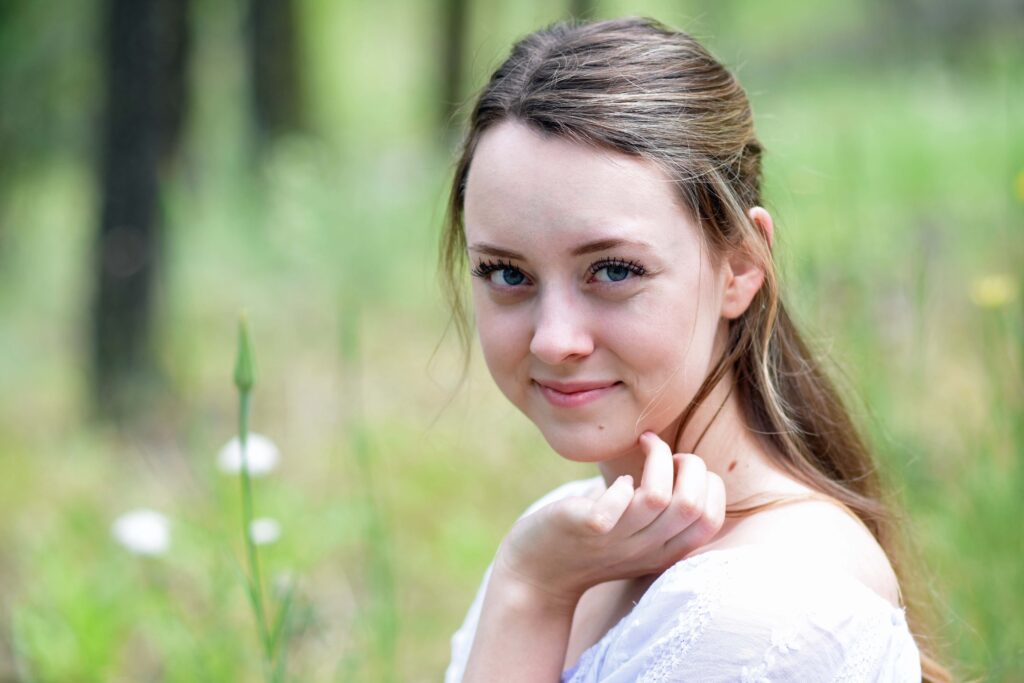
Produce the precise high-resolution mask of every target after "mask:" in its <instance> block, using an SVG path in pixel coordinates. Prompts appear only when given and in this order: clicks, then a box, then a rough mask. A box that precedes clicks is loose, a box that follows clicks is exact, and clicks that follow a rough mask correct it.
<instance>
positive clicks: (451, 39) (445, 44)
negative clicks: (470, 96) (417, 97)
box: [439, 0, 468, 135]
mask: <svg viewBox="0 0 1024 683" xmlns="http://www.w3.org/2000/svg"><path fill="white" fill-rule="evenodd" d="M440 7H441V11H442V12H443V14H442V16H441V21H442V24H441V25H442V33H441V40H442V45H441V49H442V51H443V55H444V62H443V64H442V68H443V69H444V71H443V72H442V75H441V77H442V89H441V93H442V97H443V98H444V99H443V100H442V101H441V107H440V111H439V113H440V117H441V130H443V131H445V132H446V134H449V135H450V134H451V133H452V131H453V129H454V128H455V124H456V121H455V120H454V117H455V112H456V111H457V110H458V108H459V105H460V104H461V98H462V77H463V52H464V50H463V45H464V44H465V39H466V30H467V26H466V23H467V19H468V7H467V4H466V0H444V2H442V3H440Z"/></svg>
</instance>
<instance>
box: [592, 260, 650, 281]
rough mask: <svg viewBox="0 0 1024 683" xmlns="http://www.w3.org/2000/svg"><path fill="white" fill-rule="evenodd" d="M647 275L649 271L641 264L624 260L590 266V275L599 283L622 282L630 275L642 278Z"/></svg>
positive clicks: (599, 262) (605, 261) (606, 261)
mask: <svg viewBox="0 0 1024 683" xmlns="http://www.w3.org/2000/svg"><path fill="white" fill-rule="evenodd" d="M601 273H604V275H603V276H602V275H601ZM646 273H647V270H646V269H645V268H644V267H643V266H642V265H640V264H639V263H636V262H635V261H624V260H622V259H605V260H602V261H598V262H597V263H595V264H593V265H592V266H590V274H591V276H593V278H594V280H596V281H597V282H622V281H623V280H625V279H626V278H628V277H629V276H630V275H635V276H642V275H645V274H646Z"/></svg>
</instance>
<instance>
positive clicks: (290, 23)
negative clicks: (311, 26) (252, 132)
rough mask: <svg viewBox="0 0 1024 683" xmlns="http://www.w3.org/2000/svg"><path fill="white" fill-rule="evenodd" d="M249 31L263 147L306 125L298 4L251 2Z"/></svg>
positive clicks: (252, 87) (255, 115)
mask: <svg viewBox="0 0 1024 683" xmlns="http://www.w3.org/2000/svg"><path fill="white" fill-rule="evenodd" d="M246 27H247V30H246V38H247V44H248V53H249V58H248V63H249V82H250V92H251V94H252V113H253V121H254V124H255V128H256V135H257V142H258V143H259V144H261V145H262V144H264V143H266V142H268V141H270V140H272V139H273V138H276V137H278V136H280V135H281V134H283V133H289V132H293V131H296V130H300V129H301V128H302V125H303V101H302V87H301V79H300V73H299V59H298V53H297V51H296V50H297V47H298V45H299V41H298V35H297V32H296V20H295V4H294V3H293V2H292V0H249V15H248V20H247V22H246Z"/></svg>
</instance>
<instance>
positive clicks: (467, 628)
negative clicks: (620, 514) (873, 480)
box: [445, 477, 921, 683]
mask: <svg viewBox="0 0 1024 683" xmlns="http://www.w3.org/2000/svg"><path fill="white" fill-rule="evenodd" d="M599 483H600V477H597V478H595V479H585V480H580V481H576V482H570V483H569V484H565V485H563V486H561V487H559V488H558V489H556V490H555V491H552V492H551V493H550V494H548V495H547V496H544V497H543V498H541V499H540V500H539V501H537V502H536V503H534V504H533V505H532V506H530V508H529V509H528V510H527V511H526V512H525V513H524V515H525V514H529V513H530V512H532V511H533V510H536V509H538V508H539V507H541V506H543V505H546V504H548V503H549V502H552V501H553V500H556V499H558V498H560V497H563V496H570V495H586V492H587V491H589V490H591V488H592V487H593V486H596V485H599ZM489 578H490V568H488V570H487V572H486V574H485V577H484V581H483V583H482V584H481V586H480V589H479V590H478V592H477V596H476V598H475V600H474V602H473V604H472V605H471V607H470V609H469V612H468V613H467V615H466V619H465V622H464V623H463V625H462V627H461V628H460V629H459V630H458V631H457V632H456V633H455V635H454V636H453V637H452V659H451V663H450V664H449V667H448V670H447V672H446V674H445V683H459V682H460V681H461V680H462V674H463V671H464V669H465V664H466V660H467V659H468V657H469V651H470V648H471V647H472V641H473V636H474V633H475V630H476V624H477V622H478V620H479V616H480V608H481V603H482V601H483V594H484V591H485V590H486V586H487V581H488V580H489ZM697 680H699V681H723V682H724V681H741V682H742V683H795V682H796V681H835V682H837V683H852V682H854V681H897V682H902V681H914V682H915V683H917V682H919V681H920V680H921V672H920V655H919V653H918V650H917V646H916V644H915V643H914V639H913V637H912V636H911V634H910V631H909V629H908V627H907V623H906V620H905V618H904V613H903V611H902V610H901V609H899V608H896V607H894V606H893V605H891V604H890V603H889V602H888V601H886V600H885V599H883V598H881V597H880V596H878V595H877V594H876V593H874V592H873V591H872V590H871V589H869V588H867V587H866V586H864V585H863V584H861V583H860V582H859V581H857V580H856V579H854V578H853V577H852V576H848V575H845V574H841V573H838V572H836V571H834V570H831V571H828V570H823V569H822V568H821V566H820V565H819V566H817V567H815V565H814V561H813V558H807V557H799V558H797V557H794V555H793V554H792V553H791V552H784V553H780V552H775V549H774V548H772V547H769V546H743V547H737V548H728V549H720V550H712V551H708V552H705V553H702V554H699V555H696V556H694V557H691V558H689V559H686V560H683V561H681V562H679V563H677V564H676V565H674V566H673V567H671V568H669V569H668V570H667V571H666V572H664V573H663V574H662V575H661V576H660V577H658V579H657V580H656V581H655V582H654V583H653V584H652V585H651V587H650V588H649V589H648V590H647V592H646V593H645V594H644V596H643V597H642V598H641V599H640V601H639V602H638V603H637V605H636V606H635V607H634V608H633V610H632V611H631V612H630V613H629V614H627V615H626V616H625V617H623V619H622V620H620V621H619V622H618V623H617V624H616V625H615V626H614V627H612V628H611V629H610V630H609V631H608V632H607V633H606V634H605V635H604V636H603V637H602V638H601V640H599V641H598V642H597V643H595V644H594V645H593V646H592V647H590V648H589V649H587V650H586V651H585V652H584V653H583V654H582V655H581V656H580V658H579V660H578V661H577V662H576V664H575V665H574V666H572V667H571V668H569V669H568V670H566V671H565V672H563V674H562V676H561V681H562V683H598V682H601V683H625V682H626V681H630V682H632V681H640V682H641V683H670V682H676V681H697Z"/></svg>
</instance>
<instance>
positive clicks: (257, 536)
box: [249, 517, 281, 545]
mask: <svg viewBox="0 0 1024 683" xmlns="http://www.w3.org/2000/svg"><path fill="white" fill-rule="evenodd" d="M249 538H251V539H252V542H253V543H255V544H256V545H267V544H268V543H273V542H274V541H276V540H277V539H279V538H281V525H280V524H278V522H277V520H276V519H271V518H270V517H258V518H256V519H254V520H252V522H251V523H250V524H249Z"/></svg>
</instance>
